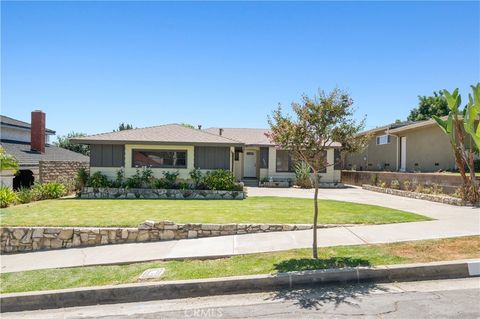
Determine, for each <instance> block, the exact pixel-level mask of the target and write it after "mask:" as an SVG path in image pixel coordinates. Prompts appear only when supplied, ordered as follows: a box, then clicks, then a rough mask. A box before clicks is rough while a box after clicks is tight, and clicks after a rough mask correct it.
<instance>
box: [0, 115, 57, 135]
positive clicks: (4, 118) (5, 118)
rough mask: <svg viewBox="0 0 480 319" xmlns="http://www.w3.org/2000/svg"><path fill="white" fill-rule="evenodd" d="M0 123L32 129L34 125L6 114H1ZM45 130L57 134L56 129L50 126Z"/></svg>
mask: <svg viewBox="0 0 480 319" xmlns="http://www.w3.org/2000/svg"><path fill="white" fill-rule="evenodd" d="M0 123H1V124H2V125H6V126H11V127H18V128H25V129H31V127H32V126H31V125H30V123H27V122H23V121H19V120H16V119H14V118H11V117H8V116H5V115H0ZM45 132H46V133H47V134H55V131H54V130H51V129H48V128H46V129H45Z"/></svg>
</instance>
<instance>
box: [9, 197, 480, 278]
mask: <svg viewBox="0 0 480 319" xmlns="http://www.w3.org/2000/svg"><path fill="white" fill-rule="evenodd" d="M272 193H273V194H275V195H276V196H286V197H310V196H312V192H310V190H299V189H281V190H279V189H259V188H256V189H252V188H251V189H249V196H273V195H272ZM320 196H321V198H328V199H337V200H344V201H352V202H359V203H370V204H376V205H381V206H386V207H391V208H397V209H403V210H406V211H411V212H415V213H419V214H422V215H425V216H429V217H432V218H435V219H436V220H434V221H425V222H414V223H402V224H386V225H365V226H353V227H338V228H328V229H320V230H318V236H319V237H318V243H319V247H328V246H339V245H361V244H371V243H390V242H398V241H407V240H423V239H435V238H447V237H458V236H470V235H480V209H475V208H471V207H455V206H450V205H445V204H440V203H433V202H427V201H422V200H416V199H410V198H403V197H397V196H393V195H387V194H380V193H373V192H369V191H364V190H362V189H359V188H348V189H341V190H330V189H328V190H321V195H320ZM320 213H321V214H322V213H328V212H320ZM311 243H312V232H311V230H306V231H295V232H276V233H258V234H245V235H234V236H221V237H210V238H200V239H186V240H175V241H165V242H149V243H132V244H120V245H106V246H96V247H85V248H72V249H62V250H50V251H38V252H30V253H22V254H12V255H2V256H1V272H5V273H6V272H18V271H25V270H34V269H46V268H62V267H74V266H87V265H101V264H114V263H131V262H139V261H149V260H159V259H171V258H192V257H207V258H208V257H215V256H230V255H236V254H247V253H258V252H269V251H280V250H287V249H294V248H308V247H311Z"/></svg>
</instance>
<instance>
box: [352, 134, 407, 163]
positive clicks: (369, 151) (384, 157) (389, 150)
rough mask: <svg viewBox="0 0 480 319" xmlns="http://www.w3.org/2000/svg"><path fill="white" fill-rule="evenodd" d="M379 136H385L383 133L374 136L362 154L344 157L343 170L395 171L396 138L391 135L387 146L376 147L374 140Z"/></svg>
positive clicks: (396, 157)
mask: <svg viewBox="0 0 480 319" xmlns="http://www.w3.org/2000/svg"><path fill="white" fill-rule="evenodd" d="M381 135H385V133H384V132H381V133H378V134H376V135H374V136H373V137H372V138H371V139H370V140H369V142H368V146H367V148H366V149H365V150H364V151H363V152H361V153H355V154H348V155H347V156H346V157H345V163H346V164H345V168H346V169H356V170H369V171H380V170H387V171H395V170H397V165H398V155H397V149H398V138H397V137H396V136H393V135H391V136H390V143H389V144H383V145H377V142H376V138H377V136H381ZM407 154H408V153H407ZM365 159H366V160H365ZM386 164H388V165H386Z"/></svg>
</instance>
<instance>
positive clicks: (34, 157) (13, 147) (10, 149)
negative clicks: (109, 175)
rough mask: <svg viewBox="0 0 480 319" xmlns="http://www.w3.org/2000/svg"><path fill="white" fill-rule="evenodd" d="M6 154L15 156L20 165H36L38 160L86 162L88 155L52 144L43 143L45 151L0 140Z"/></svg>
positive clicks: (23, 144)
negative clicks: (41, 151) (37, 150)
mask: <svg viewBox="0 0 480 319" xmlns="http://www.w3.org/2000/svg"><path fill="white" fill-rule="evenodd" d="M0 145H2V146H3V148H4V149H5V152H6V153H7V154H10V155H13V156H15V158H16V159H17V160H18V163H19V164H20V165H21V166H37V165H38V162H39V161H75V162H88V161H89V160H90V158H89V157H88V156H85V155H82V154H79V153H75V152H72V151H69V150H66V149H64V148H60V147H57V146H54V145H50V144H47V145H45V153H44V154H40V153H38V152H35V151H31V150H30V143H24V142H17V141H8V140H1V142H0Z"/></svg>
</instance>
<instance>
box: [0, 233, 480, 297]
mask: <svg viewBox="0 0 480 319" xmlns="http://www.w3.org/2000/svg"><path fill="white" fill-rule="evenodd" d="M311 254H312V251H311V250H310V249H295V250H288V251H283V252H275V253H262V254H252V255H241V256H234V257H229V258H221V259H214V260H185V261H167V262H145V263H136V264H129V265H118V266H91V267H78V268H64V269H48V270H34V271H26V272H18V273H7V274H1V275H0V281H1V285H0V292H1V293H8V292H22V291H35V290H48V289H63V288H74V287H88V286H99V285H116V284H123V283H132V282H137V281H138V277H139V276H140V274H141V273H142V272H143V271H145V270H146V269H149V268H158V267H163V268H165V269H166V271H165V274H164V276H163V277H162V278H161V280H177V279H194V278H214V277H226V276H236V275H254V274H274V273H277V272H286V271H295V270H308V269H324V268H341V267H354V266H375V265H389V264H401V263H414V262H431V261H440V260H455V259H468V258H478V257H480V236H472V237H459V238H448V239H441V240H424V241H412V242H402V243H394V244H378V245H359V246H339V247H330V248H320V249H319V259H318V260H315V259H312V258H311Z"/></svg>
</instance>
